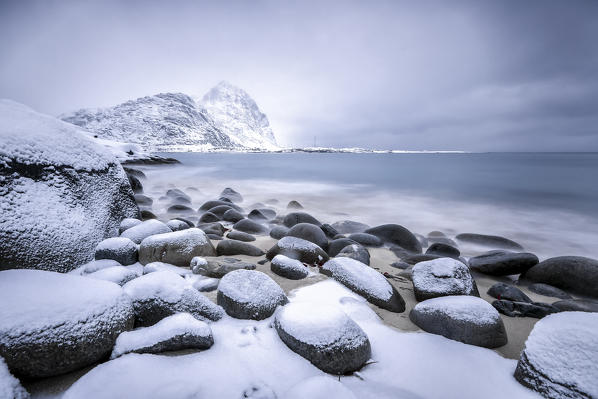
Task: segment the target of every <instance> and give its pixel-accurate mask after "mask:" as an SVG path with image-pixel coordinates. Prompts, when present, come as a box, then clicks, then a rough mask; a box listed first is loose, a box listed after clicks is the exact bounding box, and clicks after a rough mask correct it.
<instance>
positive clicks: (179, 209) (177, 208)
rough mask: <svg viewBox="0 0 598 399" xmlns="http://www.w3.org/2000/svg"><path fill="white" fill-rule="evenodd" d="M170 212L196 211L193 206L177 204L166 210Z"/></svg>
mask: <svg viewBox="0 0 598 399" xmlns="http://www.w3.org/2000/svg"><path fill="white" fill-rule="evenodd" d="M166 212H168V213H195V210H193V208H191V207H189V206H187V205H181V204H175V205H171V206H169V207H168V209H167V210H166Z"/></svg>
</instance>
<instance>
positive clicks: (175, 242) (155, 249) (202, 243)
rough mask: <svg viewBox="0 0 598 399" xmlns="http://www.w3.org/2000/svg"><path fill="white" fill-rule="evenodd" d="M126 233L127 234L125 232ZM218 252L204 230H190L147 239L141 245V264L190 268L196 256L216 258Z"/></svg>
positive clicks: (157, 235)
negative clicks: (156, 263)
mask: <svg viewBox="0 0 598 399" xmlns="http://www.w3.org/2000/svg"><path fill="white" fill-rule="evenodd" d="M125 233H126V232H125ZM214 255H216V250H215V249H214V246H213V245H212V242H211V241H210V239H209V238H208V237H207V236H206V233H204V232H203V231H202V230H200V229H198V228H195V227H194V228H190V229H186V230H181V231H174V232H170V233H164V234H156V235H153V236H150V237H147V238H145V239H144V240H143V241H142V242H141V244H140V245H139V262H140V263H141V264H144V265H145V264H148V263H150V262H165V263H170V264H172V265H177V266H188V265H189V264H190V263H191V259H193V257H195V256H214Z"/></svg>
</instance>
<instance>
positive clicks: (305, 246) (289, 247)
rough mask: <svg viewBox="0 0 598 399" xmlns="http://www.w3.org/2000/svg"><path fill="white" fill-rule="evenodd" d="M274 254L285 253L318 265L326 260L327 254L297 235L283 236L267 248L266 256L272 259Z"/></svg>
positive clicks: (290, 256)
mask: <svg viewBox="0 0 598 399" xmlns="http://www.w3.org/2000/svg"><path fill="white" fill-rule="evenodd" d="M276 255H285V256H288V257H289V258H293V259H297V260H300V261H301V262H304V263H308V264H310V265H319V264H322V263H324V262H326V261H327V260H328V255H327V254H326V252H324V250H323V249H322V248H320V247H319V246H317V245H316V244H314V243H313V242H310V241H307V240H303V239H301V238H297V237H283V238H281V239H280V240H278V242H277V243H276V244H275V245H274V246H273V247H272V248H270V249H269V250H268V252H267V253H266V258H268V260H272V259H273V258H274V257H275V256H276Z"/></svg>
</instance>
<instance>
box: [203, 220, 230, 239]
mask: <svg viewBox="0 0 598 399" xmlns="http://www.w3.org/2000/svg"><path fill="white" fill-rule="evenodd" d="M197 228H198V229H201V230H203V232H204V233H206V234H215V235H218V236H222V235H223V234H224V233H225V232H226V229H225V228H224V226H223V225H221V224H220V223H218V222H212V223H198V224H197Z"/></svg>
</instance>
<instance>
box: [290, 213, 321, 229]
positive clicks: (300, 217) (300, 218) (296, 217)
mask: <svg viewBox="0 0 598 399" xmlns="http://www.w3.org/2000/svg"><path fill="white" fill-rule="evenodd" d="M299 223H310V224H315V225H316V226H321V225H322V223H320V222H319V221H318V219H316V218H315V217H313V216H312V215H310V214H309V213H305V212H291V213H289V214H288V215H286V216H285V217H284V220H283V224H284V225H285V226H287V227H289V228H290V227H293V226H294V225H296V224H299Z"/></svg>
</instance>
